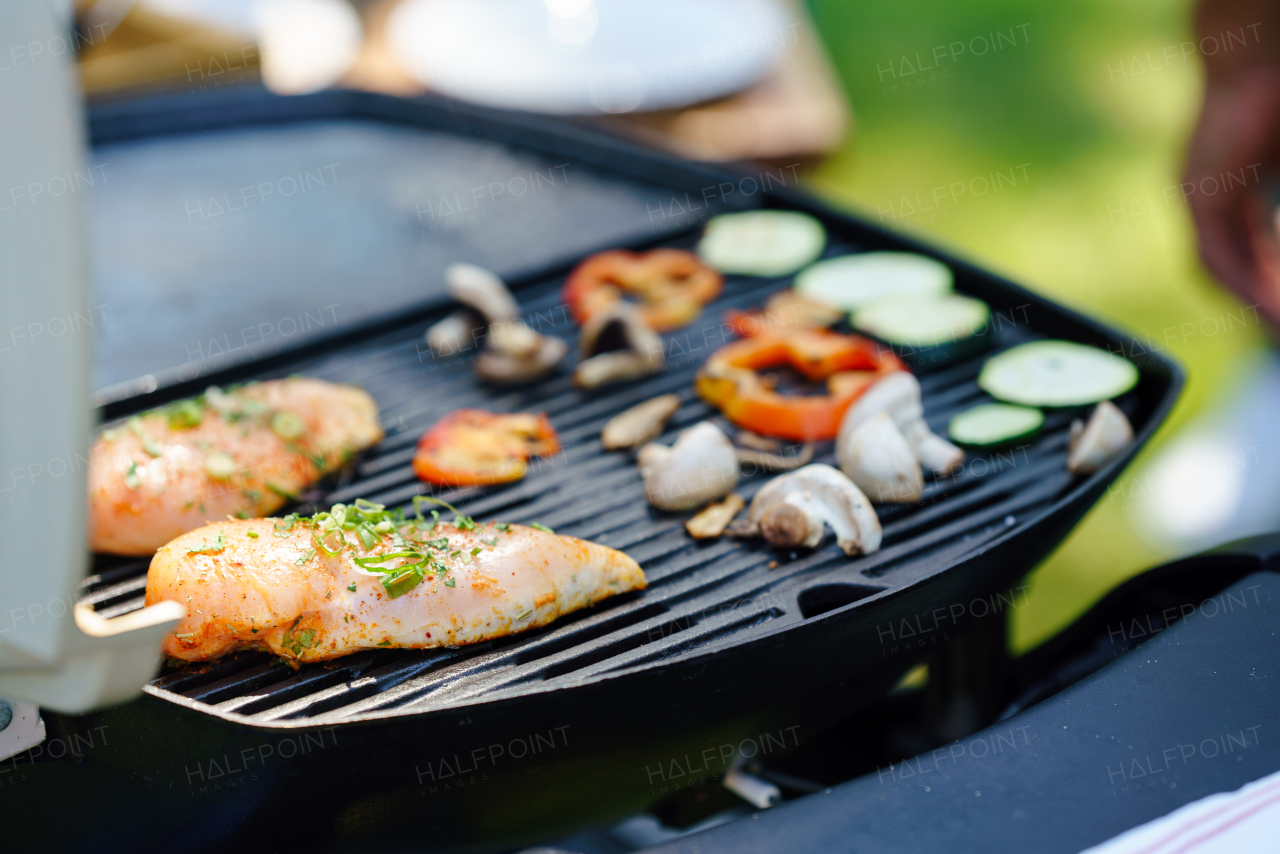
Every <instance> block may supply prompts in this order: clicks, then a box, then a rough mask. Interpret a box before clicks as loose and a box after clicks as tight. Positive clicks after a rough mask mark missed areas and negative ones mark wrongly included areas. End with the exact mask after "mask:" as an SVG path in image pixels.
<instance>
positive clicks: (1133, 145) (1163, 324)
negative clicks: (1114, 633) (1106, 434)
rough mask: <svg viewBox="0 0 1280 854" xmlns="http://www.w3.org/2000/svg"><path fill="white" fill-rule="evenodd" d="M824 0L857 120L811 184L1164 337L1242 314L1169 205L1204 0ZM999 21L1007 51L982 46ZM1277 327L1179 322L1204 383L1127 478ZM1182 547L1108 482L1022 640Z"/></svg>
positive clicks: (1036, 596)
mask: <svg viewBox="0 0 1280 854" xmlns="http://www.w3.org/2000/svg"><path fill="white" fill-rule="evenodd" d="M810 11H811V13H812V15H813V18H814V21H815V23H816V25H817V27H818V30H819V32H820V34H821V36H822V39H823V41H824V42H825V45H826V47H827V50H828V53H829V55H830V57H831V59H832V60H833V62H834V65H835V67H836V70H837V72H838V74H839V77H840V80H841V83H842V84H843V86H844V90H845V94H846V96H847V97H848V100H849V103H850V105H851V108H852V110H853V113H854V124H853V127H852V128H851V130H850V132H849V134H848V135H847V136H846V138H845V140H844V142H843V144H842V146H841V147H840V149H839V150H838V151H836V152H835V153H834V154H833V155H832V156H831V157H830V158H828V159H827V160H826V161H825V162H824V163H822V164H821V165H820V166H819V167H818V168H817V169H816V171H815V172H814V173H812V174H811V175H810V176H809V178H808V182H809V184H808V186H809V189H811V190H812V191H814V192H816V193H817V194H819V195H821V196H824V197H825V198H827V199H828V200H829V201H831V202H833V203H835V204H837V205H839V206H842V207H845V208H848V209H850V210H854V211H857V212H860V213H862V214H864V215H869V216H870V217H872V218H877V217H880V218H883V221H884V222H885V223H886V225H890V226H891V227H895V228H901V229H903V230H904V231H907V232H908V233H911V234H914V235H916V236H919V237H922V238H925V239H928V240H932V241H936V242H939V243H941V244H942V245H946V246H949V247H950V248H952V249H953V250H955V251H958V252H959V253H961V254H963V255H966V256H968V257H970V258H972V259H974V260H976V261H977V262H979V263H981V264H983V265H985V266H987V267H988V268H990V269H993V270H996V271H999V272H1001V273H1004V274H1006V275H1008V276H1010V277H1012V278H1013V279H1015V280H1016V281H1019V282H1022V283H1024V284H1026V285H1028V286H1030V287H1031V288H1033V289H1034V290H1036V291H1037V292H1039V293H1042V294H1044V295H1046V296H1048V297H1050V298H1052V299H1054V300H1057V301H1059V302H1061V303H1064V304H1066V305H1069V306H1072V307H1075V308H1078V309H1081V310H1083V311H1086V312H1088V313H1090V314H1092V315H1094V316H1096V317H1099V318H1102V319H1104V320H1106V321H1107V322H1109V323H1111V324H1113V325H1115V326H1117V327H1120V328H1122V329H1127V330H1130V331H1132V332H1134V333H1137V334H1138V335H1140V336H1147V335H1149V336H1150V337H1151V339H1153V340H1155V341H1156V342H1161V341H1165V340H1167V338H1168V336H1167V335H1166V332H1165V330H1168V329H1169V328H1171V327H1178V328H1181V325H1182V324H1184V323H1192V324H1199V322H1200V321H1201V320H1202V319H1204V318H1208V317H1219V316H1220V315H1221V314H1222V313H1223V312H1226V311H1230V310H1232V309H1235V310H1236V312H1237V313H1238V311H1239V306H1238V305H1237V304H1236V303H1235V302H1234V301H1233V300H1232V298H1231V297H1229V296H1227V295H1226V294H1225V293H1224V292H1223V291H1221V290H1220V289H1219V288H1218V287H1217V286H1216V285H1214V284H1213V282H1212V280H1211V279H1210V278H1209V277H1208V276H1207V274H1206V273H1205V272H1204V270H1203V269H1202V268H1201V266H1200V265H1199V263H1198V261H1197V259H1196V252H1195V238H1194V232H1193V229H1192V224H1191V219H1190V215H1189V213H1188V211H1187V209H1186V206H1185V204H1184V203H1183V202H1182V201H1181V198H1180V197H1179V196H1177V195H1176V193H1175V197H1174V200H1173V201H1172V202H1169V203H1168V207H1165V201H1164V195H1163V193H1164V190H1165V188H1167V187H1171V186H1174V185H1176V184H1178V182H1179V180H1180V170H1181V166H1182V158H1183V154H1184V150H1185V146H1186V140H1187V138H1188V135H1189V133H1190V130H1191V128H1192V126H1193V124H1194V121H1195V117H1196V112H1197V110H1198V107H1199V99H1200V93H1201V89H1202V70H1201V66H1200V58H1199V56H1198V55H1196V56H1189V57H1187V58H1186V59H1183V58H1182V56H1181V54H1182V51H1181V50H1180V49H1177V50H1175V51H1172V53H1174V58H1172V59H1166V57H1165V54H1164V49H1165V48H1166V47H1168V46H1171V45H1179V44H1181V43H1183V42H1186V41H1188V40H1190V39H1192V38H1193V36H1192V35H1191V23H1190V8H1189V4H1188V3H1185V2H1176V3H1168V2H1153V0H1136V1H1135V2H1114V0H1093V2H1073V3H1070V4H1051V3H1039V2H1014V0H1003V2H1001V0H981V1H980V2H966V3H958V2H955V0H950V1H949V2H948V0H925V1H924V2H920V0H913V2H898V3H871V2H857V3H855V2H849V0H811V2H810ZM1020 25H1025V26H1020ZM997 30H999V31H1002V32H1003V33H1004V34H1005V38H1004V40H1003V41H1001V42H1000V45H1001V49H1000V50H999V51H995V50H988V52H987V53H985V55H981V56H975V55H973V53H972V52H970V51H969V49H968V46H969V45H972V46H973V47H974V49H976V50H977V51H981V50H982V49H983V42H982V41H981V40H979V41H977V42H973V41H972V40H973V39H974V38H976V37H980V36H981V37H986V38H987V39H989V40H993V39H992V36H993V34H994V33H995V32H996V31H997ZM1010 40H1015V41H1016V44H1015V45H1012V46H1011V45H1010V44H1009V42H1010ZM952 42H964V43H965V44H966V50H965V52H964V53H961V54H959V55H958V56H957V57H956V58H955V59H952V58H951V56H950V48H948V49H947V51H946V54H945V58H944V59H941V60H939V61H938V62H937V67H936V68H934V69H929V70H925V71H923V72H922V73H918V74H915V75H910V74H909V73H908V76H906V77H903V76H897V77H895V74H896V73H897V72H899V71H903V70H907V69H904V68H903V66H902V59H903V57H906V58H907V59H908V62H909V64H910V65H911V66H915V65H916V64H917V62H916V54H917V53H918V54H919V58H920V61H921V62H920V64H921V65H926V66H927V65H932V64H934V59H933V55H932V52H933V49H934V48H935V47H937V46H939V45H950V44H951V43H952ZM957 51H958V48H957ZM891 63H892V64H893V66H894V71H893V72H890V71H889V70H888V69H889V67H890V64H891ZM1166 65H1167V67H1161V66H1166ZM1147 69H1150V70H1147ZM1144 70H1145V73H1143V72H1144ZM944 72H945V74H944ZM895 83H896V84H897V89H893V88H891V86H892V85H893V84H895ZM1021 164H1026V167H1025V173H1024V171H1023V170H1021V169H1017V170H1016V171H1015V173H1014V174H1015V177H1016V178H1017V186H1010V185H1009V183H1008V181H1007V178H1008V177H1009V173H1010V170H1011V169H1015V167H1018V166H1019V165H1021ZM996 171H1000V172H1003V173H1004V175H1005V177H1006V181H1004V182H1002V185H1001V187H1000V189H999V191H998V192H996V191H988V192H987V193H986V194H985V195H974V194H971V193H969V192H967V191H966V193H964V194H961V195H959V197H958V198H956V199H955V200H954V201H953V200H952V199H951V198H950V196H946V197H945V198H944V201H943V202H941V203H939V204H938V206H937V207H936V208H935V209H934V210H932V211H917V212H915V213H911V212H910V211H911V210H912V209H913V208H915V207H916V205H915V199H916V194H919V198H920V199H921V200H922V201H923V203H924V204H925V205H930V204H933V200H932V195H931V194H932V190H933V188H935V187H938V186H940V185H944V184H946V185H950V184H951V183H953V182H964V183H965V184H966V185H968V184H970V182H971V181H972V179H973V178H975V177H977V176H989V175H992V174H993V173H994V172H996ZM1024 175H1025V180H1024ZM973 188H974V190H975V191H978V190H981V189H982V183H981V182H974V183H973ZM904 197H905V198H907V199H908V200H910V206H909V207H904V206H903V204H902V200H903V198H904ZM1148 198H1150V199H1151V200H1153V201H1154V204H1153V205H1151V207H1152V208H1153V209H1152V210H1148V202H1147V199H1148ZM891 211H892V212H891ZM1209 328H1211V327H1209ZM1262 340H1263V338H1262V334H1261V330H1259V329H1258V328H1257V327H1256V326H1250V327H1249V328H1248V329H1247V330H1244V331H1242V330H1241V329H1240V328H1239V327H1237V328H1236V329H1235V331H1234V332H1231V333H1220V334H1216V335H1208V334H1200V333H1198V332H1197V333H1196V334H1191V335H1188V336H1187V337H1186V340H1183V338H1182V336H1181V334H1180V333H1178V332H1174V333H1173V336H1172V340H1168V349H1169V351H1170V353H1171V354H1172V355H1173V356H1174V357H1175V358H1176V359H1178V360H1179V361H1180V362H1181V364H1182V365H1183V367H1184V368H1185V369H1186V371H1187V377H1188V381H1187V385H1186V388H1185V391H1184V392H1183V395H1182V398H1181V399H1180V401H1179V403H1178V406H1177V408H1176V410H1175V411H1174V413H1173V416H1172V418H1170V420H1169V421H1168V423H1167V424H1166V425H1165V426H1164V427H1163V428H1162V430H1161V432H1160V433H1159V435H1158V436H1157V437H1156V440H1155V442H1153V443H1152V444H1151V445H1150V446H1148V448H1147V449H1145V450H1144V452H1143V453H1142V455H1141V456H1140V457H1139V458H1138V460H1137V461H1136V462H1135V463H1134V464H1133V466H1131V467H1130V469H1129V471H1128V472H1127V473H1126V475H1125V477H1126V478H1127V479H1128V478H1133V477H1135V476H1137V477H1141V472H1142V467H1143V465H1144V463H1145V462H1147V461H1148V460H1149V459H1150V457H1151V451H1152V450H1153V449H1154V448H1156V447H1158V446H1159V445H1160V444H1161V443H1162V442H1166V441H1168V439H1169V437H1170V436H1172V435H1174V434H1175V433H1176V432H1177V431H1178V430H1179V429H1180V427H1183V426H1185V425H1186V423H1187V421H1188V419H1189V418H1191V417H1192V416H1193V415H1194V414H1195V413H1196V412H1198V411H1201V410H1203V409H1204V408H1205V407H1206V406H1207V405H1209V404H1211V403H1212V401H1214V400H1215V399H1217V398H1218V397H1219V396H1220V395H1222V394H1223V393H1225V392H1226V391H1228V390H1229V388H1230V384H1231V381H1232V378H1234V377H1236V376H1239V375H1240V373H1241V371H1242V370H1243V369H1244V366H1245V365H1246V364H1247V363H1248V361H1249V360H1250V358H1251V357H1253V356H1254V355H1255V354H1256V353H1257V352H1258V351H1259V349H1260V348H1261V347H1262V346H1263V345H1262ZM1168 556H1169V555H1168V554H1167V553H1166V551H1165V550H1162V549H1161V548H1160V547H1159V546H1158V545H1155V546H1153V545H1151V544H1148V543H1145V542H1144V541H1143V540H1142V539H1141V538H1140V537H1139V536H1138V534H1137V532H1136V531H1135V529H1134V527H1133V524H1132V521H1131V514H1130V508H1129V506H1128V503H1127V502H1126V500H1125V499H1124V498H1123V497H1119V496H1113V497H1112V498H1110V499H1108V498H1103V500H1102V501H1101V502H1100V503H1099V504H1098V505H1097V506H1096V507H1095V508H1094V509H1093V510H1092V511H1091V512H1090V514H1089V515H1088V516H1087V517H1086V519H1085V520H1084V522H1083V523H1082V524H1081V525H1080V526H1079V527H1078V528H1077V529H1076V530H1075V531H1074V532H1073V533H1072V535H1071V536H1070V537H1069V538H1068V539H1067V540H1066V542H1065V543H1064V544H1063V545H1062V546H1061V547H1059V548H1058V550H1057V551H1056V552H1054V554H1053V555H1052V556H1051V557H1050V558H1048V559H1047V560H1046V561H1045V562H1044V563H1043V564H1042V565H1041V566H1040V567H1038V568H1037V569H1036V570H1035V571H1034V573H1033V574H1032V575H1031V579H1030V584H1031V589H1030V591H1029V593H1028V602H1027V604H1026V605H1025V606H1023V607H1019V608H1017V609H1015V610H1014V611H1013V612H1012V623H1011V628H1012V644H1013V647H1014V649H1015V650H1019V651H1020V650H1025V649H1027V648H1030V647H1032V646H1034V645H1036V644H1037V643H1039V642H1041V641H1043V640H1045V639H1047V638H1048V637H1050V636H1051V635H1053V634H1054V633H1055V632H1057V631H1058V630H1059V629H1061V628H1062V627H1063V626H1065V625H1066V624H1067V623H1069V622H1070V621H1071V620H1073V619H1074V618H1075V617H1077V616H1078V615H1079V614H1080V613H1081V612H1083V611H1084V610H1085V609H1086V608H1088V606H1089V605H1090V604H1092V603H1093V602H1094V601H1096V600H1097V599H1098V598H1099V597H1100V596H1101V595H1102V594H1104V593H1105V592H1106V591H1108V590H1109V589H1111V588H1112V587H1114V586H1115V585H1116V584H1118V583H1120V582H1121V581H1123V580H1124V579H1126V578H1128V577H1130V576H1132V575H1134V574H1135V573H1137V572H1140V571H1141V570H1143V569H1145V568H1147V567H1149V566H1152V565H1154V564H1155V563H1157V562H1159V561H1160V560H1162V559H1164V558H1166V557H1168Z"/></svg>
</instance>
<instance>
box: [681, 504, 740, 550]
mask: <svg viewBox="0 0 1280 854" xmlns="http://www.w3.org/2000/svg"><path fill="white" fill-rule="evenodd" d="M745 506H746V502H745V501H743V500H742V496H741V495H739V494H738V493H736V492H734V493H731V494H730V495H729V497H728V498H726V499H724V500H723V501H715V502H712V503H711V504H708V505H707V506H706V507H704V508H702V509H701V510H699V511H698V514H697V515H696V516H694V517H693V518H692V519H690V520H689V521H687V522H685V523H684V527H685V530H687V531H688V532H689V534H690V536H692V537H694V538H695V539H699V540H706V539H710V538H712V537H718V536H720V535H721V534H723V533H724V529H725V528H727V527H728V526H729V523H730V522H732V521H733V517H734V516H737V515H738V512H739V511H740V510H742V508H743V507H745Z"/></svg>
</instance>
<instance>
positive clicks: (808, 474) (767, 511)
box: [734, 463, 881, 555]
mask: <svg viewBox="0 0 1280 854" xmlns="http://www.w3.org/2000/svg"><path fill="white" fill-rule="evenodd" d="M824 525H829V526H831V530H833V531H835V534H836V544H837V545H839V546H840V548H841V550H843V551H844V553H845V554H847V555H855V554H871V553H872V552H874V551H876V550H878V549H879V548H880V537H881V532H880V520H879V519H878V518H876V512H875V510H874V509H872V507H871V502H870V501H869V500H868V499H867V496H865V495H863V494H862V492H861V490H859V489H858V487H857V486H855V485H854V483H853V482H852V481H851V480H849V478H847V477H845V476H844V475H843V474H841V473H840V472H839V471H837V470H836V469H834V468H832V467H831V466H828V465H823V464H821V463H815V464H813V465H809V466H805V467H804V468H801V469H797V470H795V471H793V472H788V473H787V474H782V475H778V476H777V477H775V478H774V479H773V480H771V481H769V482H768V483H766V484H765V485H764V486H763V487H761V489H760V491H759V492H757V493H756V497H755V498H753V499H752V501H751V509H750V510H749V511H748V512H747V524H746V526H744V527H745V530H744V529H739V530H738V531H735V532H734V533H736V534H739V535H741V534H742V533H747V534H759V535H760V536H763V537H764V538H765V540H766V541H767V542H768V543H769V544H770V545H773V546H778V547H781V548H801V547H803V548H813V547H814V546H816V545H818V543H820V542H822V535H823V531H824V527H823V526H824Z"/></svg>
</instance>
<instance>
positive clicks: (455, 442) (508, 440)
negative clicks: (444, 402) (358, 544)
mask: <svg viewBox="0 0 1280 854" xmlns="http://www.w3.org/2000/svg"><path fill="white" fill-rule="evenodd" d="M558 450H560V437H559V436H557V435H556V431H555V428H553V427H552V426H551V422H550V421H549V420H548V419H547V416H546V415H544V414H543V413H536V414H534V413H528V412H519V413H513V414H509V415H502V414H496V413H493V412H486V411H484V410H483V409H459V410H457V411H456V412H450V413H449V414H448V415H446V416H445V417H444V418H441V419H440V420H439V421H437V422H436V424H435V426H433V427H432V428H431V429H430V430H428V431H427V432H426V433H424V434H422V439H421V440H419V442H418V450H417V452H416V453H415V454H414V455H413V471H414V473H415V474H417V475H418V477H420V478H422V479H423V480H425V481H427V482H428V483H435V484H439V485H441V486H485V485H488V484H493V483H510V482H511V481H514V480H519V479H520V478H522V477H524V475H525V472H526V471H527V470H528V460H529V458H530V457H533V456H539V457H547V456H551V455H552V454H554V453H555V452H556V451H558Z"/></svg>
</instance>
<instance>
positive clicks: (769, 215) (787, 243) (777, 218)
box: [698, 211, 827, 276]
mask: <svg viewBox="0 0 1280 854" xmlns="http://www.w3.org/2000/svg"><path fill="white" fill-rule="evenodd" d="M826 245H827V231H826V229H824V228H823V227H822V223H820V222H818V221H817V220H816V219H814V218H813V217H811V216H809V215H808V214H802V213H794V212H792V211H747V212H746V213H736V214H723V215H721V216H718V217H714V218H712V220H711V221H710V222H708V223H707V230H706V231H705V232H704V233H703V235H702V241H701V242H700V243H699V244H698V255H699V256H700V257H701V258H702V260H703V261H705V262H706V263H708V264H710V265H711V266H712V267H715V268H716V269H717V270H719V271H720V272H722V273H737V274H740V275H744V276H786V275H789V274H791V273H794V272H795V271H796V270H799V269H800V268H801V267H803V266H804V265H806V264H808V263H809V262H811V261H812V260H813V259H814V258H817V257H818V256H819V255H821V254H822V250H823V248H825V247H826Z"/></svg>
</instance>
